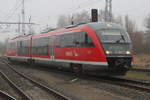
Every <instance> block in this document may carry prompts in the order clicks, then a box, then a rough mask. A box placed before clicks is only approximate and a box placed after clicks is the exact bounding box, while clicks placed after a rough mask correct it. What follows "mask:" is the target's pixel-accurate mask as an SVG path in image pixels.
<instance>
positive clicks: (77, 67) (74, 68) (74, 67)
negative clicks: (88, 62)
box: [71, 64, 83, 76]
mask: <svg viewBox="0 0 150 100" xmlns="http://www.w3.org/2000/svg"><path fill="white" fill-rule="evenodd" d="M71 69H72V71H73V72H74V73H75V74H76V75H77V76H80V75H81V74H82V72H83V68H82V65H81V64H71Z"/></svg>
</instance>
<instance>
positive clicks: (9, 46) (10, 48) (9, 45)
mask: <svg viewBox="0 0 150 100" xmlns="http://www.w3.org/2000/svg"><path fill="white" fill-rule="evenodd" d="M7 49H8V50H16V43H15V42H12V43H8V46H7Z"/></svg>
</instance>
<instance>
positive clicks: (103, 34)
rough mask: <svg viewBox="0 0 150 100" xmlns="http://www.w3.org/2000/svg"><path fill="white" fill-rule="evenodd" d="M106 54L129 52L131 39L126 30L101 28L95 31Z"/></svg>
mask: <svg viewBox="0 0 150 100" xmlns="http://www.w3.org/2000/svg"><path fill="white" fill-rule="evenodd" d="M96 34H97V36H98V37H99V39H100V41H101V43H102V45H103V48H104V49H105V51H106V54H130V53H131V48H132V47H131V40H130V37H129V35H128V33H127V32H125V31H124V30H121V29H101V30H98V31H97V32H96Z"/></svg>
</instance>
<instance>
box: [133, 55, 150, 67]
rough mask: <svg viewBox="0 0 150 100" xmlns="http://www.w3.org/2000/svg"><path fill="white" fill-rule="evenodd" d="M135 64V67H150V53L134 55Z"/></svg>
mask: <svg viewBox="0 0 150 100" xmlns="http://www.w3.org/2000/svg"><path fill="white" fill-rule="evenodd" d="M133 65H134V67H138V68H149V69H150V55H147V54H139V55H134V60H133Z"/></svg>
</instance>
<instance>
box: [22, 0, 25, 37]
mask: <svg viewBox="0 0 150 100" xmlns="http://www.w3.org/2000/svg"><path fill="white" fill-rule="evenodd" d="M24 8H25V7H24V0H22V23H24V22H25V10H24ZM22 35H25V24H22Z"/></svg>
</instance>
